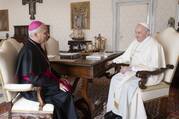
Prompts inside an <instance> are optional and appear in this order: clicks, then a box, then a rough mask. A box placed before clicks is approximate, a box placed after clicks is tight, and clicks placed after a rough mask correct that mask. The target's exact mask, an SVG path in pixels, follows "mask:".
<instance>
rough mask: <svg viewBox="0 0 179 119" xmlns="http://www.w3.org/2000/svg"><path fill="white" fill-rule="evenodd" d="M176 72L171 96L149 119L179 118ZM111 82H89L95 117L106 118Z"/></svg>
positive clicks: (177, 78)
mask: <svg viewBox="0 0 179 119" xmlns="http://www.w3.org/2000/svg"><path fill="white" fill-rule="evenodd" d="M176 72H177V73H176V74H175V76H174V79H173V82H172V84H171V89H170V96H169V98H164V99H161V101H160V104H158V106H160V107H161V108H160V110H159V112H158V113H157V116H156V115H155V116H153V117H152V118H149V119H179V68H178V69H177V71H176ZM109 83H110V80H109V79H106V78H105V77H102V78H99V79H94V81H93V82H92V83H90V84H89V95H90V96H91V97H92V101H93V102H94V104H95V110H94V111H93V113H92V116H93V119H104V114H105V112H106V101H107V95H108V89H109ZM3 101H4V98H3V94H2V89H0V103H2V102H3ZM0 109H1V107H0ZM152 110H153V112H156V111H155V109H153V108H152Z"/></svg>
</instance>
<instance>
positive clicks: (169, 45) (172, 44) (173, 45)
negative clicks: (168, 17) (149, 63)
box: [158, 27, 179, 83]
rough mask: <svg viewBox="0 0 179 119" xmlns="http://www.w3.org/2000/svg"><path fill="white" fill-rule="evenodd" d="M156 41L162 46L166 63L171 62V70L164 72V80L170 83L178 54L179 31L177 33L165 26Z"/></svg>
mask: <svg viewBox="0 0 179 119" xmlns="http://www.w3.org/2000/svg"><path fill="white" fill-rule="evenodd" d="M158 41H159V42H160V43H161V45H162V46H163V48H164V52H165V59H166V64H173V65H174V69H173V70H167V71H166V72H165V78H164V81H166V82H168V83H171V81H172V79H173V76H174V73H175V70H176V67H177V64H178V56H179V33H177V32H176V31H175V30H174V29H173V28H172V27H170V28H167V29H166V30H164V31H163V32H161V33H160V34H159V39H158Z"/></svg>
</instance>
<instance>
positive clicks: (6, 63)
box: [0, 40, 22, 101]
mask: <svg viewBox="0 0 179 119" xmlns="http://www.w3.org/2000/svg"><path fill="white" fill-rule="evenodd" d="M14 46H20V47H19V48H21V47H22V45H19V44H18V42H17V41H15V42H13V44H12V43H11V42H10V41H8V40H6V41H4V42H3V44H2V46H1V48H0V64H1V65H0V76H1V85H2V87H4V85H5V84H9V83H17V80H15V67H16V61H17V56H18V51H19V50H17V49H16V47H14ZM3 91H4V96H5V100H6V101H11V99H12V98H13V97H14V96H15V95H16V94H15V93H10V92H8V91H5V90H3Z"/></svg>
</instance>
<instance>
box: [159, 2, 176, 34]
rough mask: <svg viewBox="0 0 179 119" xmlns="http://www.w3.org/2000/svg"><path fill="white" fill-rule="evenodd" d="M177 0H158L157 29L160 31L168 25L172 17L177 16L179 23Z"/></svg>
mask: <svg viewBox="0 0 179 119" xmlns="http://www.w3.org/2000/svg"><path fill="white" fill-rule="evenodd" d="M177 1H178V0H158V1H157V4H156V5H157V6H156V20H155V31H156V32H160V31H162V30H163V29H165V28H166V27H167V24H168V19H169V18H170V17H174V18H176V21H175V24H176V25H177Z"/></svg>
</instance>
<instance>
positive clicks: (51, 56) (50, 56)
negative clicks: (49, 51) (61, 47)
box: [47, 55, 56, 59]
mask: <svg viewBox="0 0 179 119" xmlns="http://www.w3.org/2000/svg"><path fill="white" fill-rule="evenodd" d="M55 56H56V55H48V56H47V57H48V58H49V59H50V58H54V57H55Z"/></svg>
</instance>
